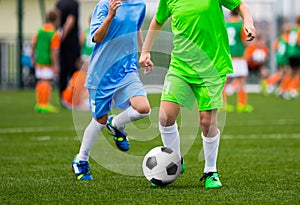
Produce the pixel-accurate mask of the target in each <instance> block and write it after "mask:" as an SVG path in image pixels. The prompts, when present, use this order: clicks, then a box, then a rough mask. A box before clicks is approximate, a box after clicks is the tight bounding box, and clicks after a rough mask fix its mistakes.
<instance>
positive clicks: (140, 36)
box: [137, 29, 143, 51]
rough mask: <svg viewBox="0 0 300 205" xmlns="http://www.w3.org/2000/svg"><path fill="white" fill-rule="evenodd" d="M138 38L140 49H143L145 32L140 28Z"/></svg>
mask: <svg viewBox="0 0 300 205" xmlns="http://www.w3.org/2000/svg"><path fill="white" fill-rule="evenodd" d="M137 39H138V50H139V51H142V47H143V34H142V30H141V29H140V30H138V32H137Z"/></svg>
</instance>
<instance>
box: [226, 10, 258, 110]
mask: <svg viewBox="0 0 300 205" xmlns="http://www.w3.org/2000/svg"><path fill="white" fill-rule="evenodd" d="M226 28H227V33H228V39H229V46H230V54H231V58H232V66H233V73H232V74H229V75H227V77H228V78H229V79H228V81H229V80H230V81H231V83H228V81H227V85H226V87H227V88H226V89H224V95H223V98H224V104H225V105H224V108H225V110H226V111H227V112H231V111H233V110H234V108H233V106H232V105H229V104H227V101H226V97H227V96H226V95H227V94H232V93H233V92H237V111H238V112H251V111H252V110H253V107H252V106H251V105H249V104H248V93H247V91H246V80H247V76H248V74H249V71H248V65H247V61H246V58H245V57H244V51H245V39H246V36H245V32H244V31H243V22H242V21H241V19H240V16H239V14H238V13H237V12H236V11H235V10H233V11H231V12H230V17H229V19H228V21H227V22H226Z"/></svg>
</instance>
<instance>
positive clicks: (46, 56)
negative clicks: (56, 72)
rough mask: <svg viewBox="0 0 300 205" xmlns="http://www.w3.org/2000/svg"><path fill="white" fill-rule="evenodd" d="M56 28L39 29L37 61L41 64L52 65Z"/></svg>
mask: <svg viewBox="0 0 300 205" xmlns="http://www.w3.org/2000/svg"><path fill="white" fill-rule="evenodd" d="M55 33H56V30H50V31H46V30H44V29H43V28H41V29H39V31H38V34H37V43H36V63H38V64H40V65H52V59H51V41H52V38H53V36H54V35H55Z"/></svg>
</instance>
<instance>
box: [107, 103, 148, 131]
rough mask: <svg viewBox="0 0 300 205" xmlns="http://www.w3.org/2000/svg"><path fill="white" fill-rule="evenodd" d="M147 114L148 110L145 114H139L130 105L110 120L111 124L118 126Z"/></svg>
mask: <svg viewBox="0 0 300 205" xmlns="http://www.w3.org/2000/svg"><path fill="white" fill-rule="evenodd" d="M149 115H150V112H149V113H147V114H141V113H139V112H138V111H136V110H135V109H133V107H131V106H130V107H128V108H127V109H126V110H124V111H123V112H121V113H120V114H118V115H117V116H115V117H114V118H113V120H112V124H113V126H116V127H117V128H120V127H123V126H124V125H125V124H127V123H129V122H132V121H135V120H139V119H142V118H145V117H147V116H149Z"/></svg>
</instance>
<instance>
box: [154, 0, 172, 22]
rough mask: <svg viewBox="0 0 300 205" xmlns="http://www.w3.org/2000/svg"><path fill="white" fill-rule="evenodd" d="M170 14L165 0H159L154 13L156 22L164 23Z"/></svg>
mask: <svg viewBox="0 0 300 205" xmlns="http://www.w3.org/2000/svg"><path fill="white" fill-rule="evenodd" d="M170 15H171V13H170V10H169V8H168V5H167V0H160V1H159V4H158V7H157V11H156V15H155V18H156V21H157V23H159V24H164V23H165V22H166V21H167V20H168V18H169V17H170Z"/></svg>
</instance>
